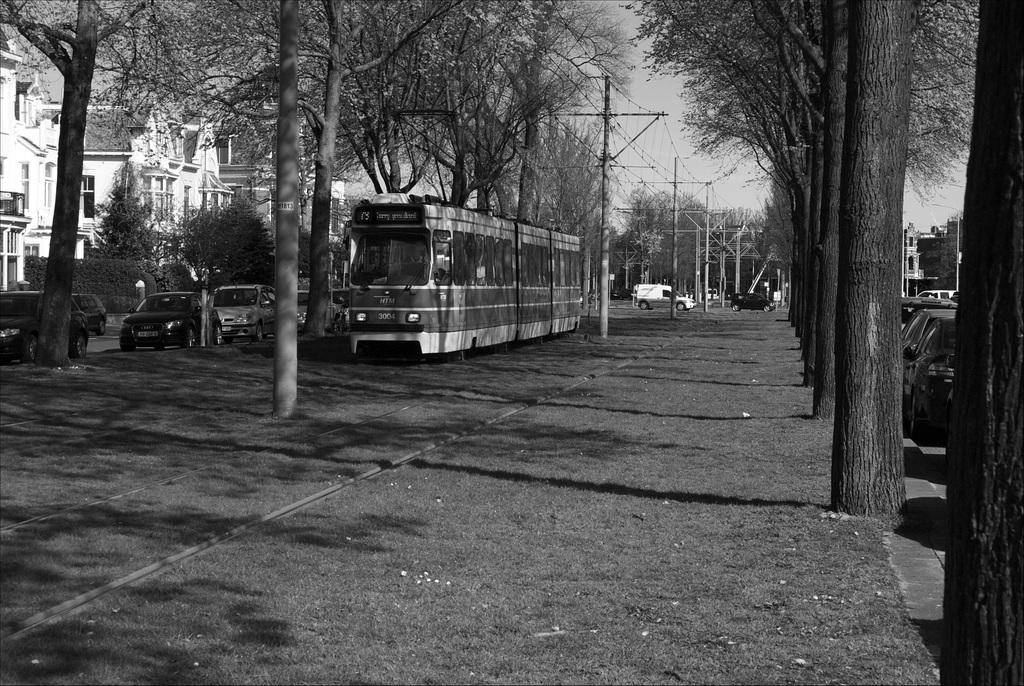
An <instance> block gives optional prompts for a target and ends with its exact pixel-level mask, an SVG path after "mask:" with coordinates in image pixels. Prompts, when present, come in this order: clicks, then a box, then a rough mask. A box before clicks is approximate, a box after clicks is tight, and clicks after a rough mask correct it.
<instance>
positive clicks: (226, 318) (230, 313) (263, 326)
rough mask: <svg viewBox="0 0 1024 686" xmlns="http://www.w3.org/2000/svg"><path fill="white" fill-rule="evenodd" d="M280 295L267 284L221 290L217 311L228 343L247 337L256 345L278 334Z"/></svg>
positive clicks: (216, 296)
mask: <svg viewBox="0 0 1024 686" xmlns="http://www.w3.org/2000/svg"><path fill="white" fill-rule="evenodd" d="M275 300H276V295H275V294H274V289H273V288H272V287H271V286H267V285H265V284H258V283H257V284H237V285H231V286H221V287H220V288H218V289H217V290H216V291H214V292H213V309H214V312H216V314H217V317H218V318H219V319H220V333H221V336H222V337H223V340H224V342H225V343H231V342H232V341H233V340H234V339H235V338H236V337H238V336H244V337H247V338H249V339H250V340H251V341H252V342H253V343H258V342H259V341H261V340H263V337H264V336H267V335H272V334H273V333H274V315H275V310H276V307H275Z"/></svg>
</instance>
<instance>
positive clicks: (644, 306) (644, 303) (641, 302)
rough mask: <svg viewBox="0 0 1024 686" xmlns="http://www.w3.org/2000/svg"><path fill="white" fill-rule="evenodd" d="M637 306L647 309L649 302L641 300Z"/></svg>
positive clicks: (649, 305)
mask: <svg viewBox="0 0 1024 686" xmlns="http://www.w3.org/2000/svg"><path fill="white" fill-rule="evenodd" d="M638 307H639V308H640V309H641V310H649V309H651V303H649V302H647V301H646V300H641V301H640V303H639V305H638Z"/></svg>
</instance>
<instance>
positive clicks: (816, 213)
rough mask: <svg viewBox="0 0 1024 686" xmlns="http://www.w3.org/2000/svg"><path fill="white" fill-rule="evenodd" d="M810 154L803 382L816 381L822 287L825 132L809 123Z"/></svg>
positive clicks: (809, 383) (806, 383)
mask: <svg viewBox="0 0 1024 686" xmlns="http://www.w3.org/2000/svg"><path fill="white" fill-rule="evenodd" d="M809 134H810V140H811V148H810V150H811V157H810V169H809V173H808V175H807V186H808V188H807V213H806V222H807V232H806V234H805V235H806V237H807V245H806V247H805V249H804V250H805V255H806V259H807V288H806V291H807V301H806V302H807V309H806V312H805V315H804V347H805V348H806V349H807V354H806V355H805V359H804V378H803V382H804V386H807V387H811V386H813V385H814V372H815V369H817V365H818V360H817V354H818V305H819V302H818V292H819V291H820V290H821V285H822V284H821V273H820V271H821V269H820V266H821V265H820V260H819V257H818V250H817V247H818V246H817V243H818V233H819V231H820V229H819V224H820V222H821V162H822V160H821V155H822V140H821V136H822V132H821V126H820V125H817V124H814V125H812V126H811V127H810V131H809Z"/></svg>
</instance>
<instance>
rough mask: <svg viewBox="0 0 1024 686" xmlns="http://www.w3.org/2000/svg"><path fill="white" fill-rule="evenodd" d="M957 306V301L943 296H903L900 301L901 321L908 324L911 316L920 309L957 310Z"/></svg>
mask: <svg viewBox="0 0 1024 686" xmlns="http://www.w3.org/2000/svg"><path fill="white" fill-rule="evenodd" d="M956 307H957V304H956V302H955V301H953V300H945V299H943V298H903V300H902V302H901V303H900V313H901V317H902V318H901V321H902V322H903V323H904V324H906V323H907V320H908V319H910V316H911V315H912V314H914V313H915V312H917V311H918V310H923V309H929V310H955V309H956Z"/></svg>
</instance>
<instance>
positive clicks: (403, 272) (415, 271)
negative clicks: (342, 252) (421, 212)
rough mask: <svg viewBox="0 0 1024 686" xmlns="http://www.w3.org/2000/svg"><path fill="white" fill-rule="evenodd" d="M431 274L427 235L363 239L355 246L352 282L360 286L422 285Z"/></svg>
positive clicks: (367, 237) (378, 236)
mask: <svg viewBox="0 0 1024 686" xmlns="http://www.w3.org/2000/svg"><path fill="white" fill-rule="evenodd" d="M429 275H430V253H429V252H428V251H427V239H426V237H425V236H414V235H408V234H404V235H394V234H392V235H383V236H380V235H373V236H363V237H362V238H360V239H359V244H358V245H357V246H356V256H355V260H354V261H353V264H352V283H353V284H355V285H357V286H368V285H370V284H373V285H386V286H405V287H409V286H422V285H424V284H426V283H427V277H428V276H429Z"/></svg>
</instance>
